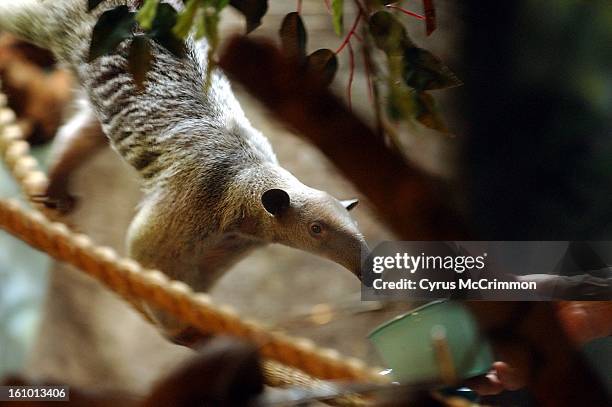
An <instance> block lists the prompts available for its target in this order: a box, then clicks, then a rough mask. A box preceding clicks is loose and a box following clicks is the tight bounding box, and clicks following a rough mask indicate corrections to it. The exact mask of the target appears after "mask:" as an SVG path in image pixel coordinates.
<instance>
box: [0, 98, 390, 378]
mask: <svg viewBox="0 0 612 407" xmlns="http://www.w3.org/2000/svg"><path fill="white" fill-rule="evenodd" d="M5 106H6V98H5V97H4V95H2V94H1V93H0V154H2V156H3V157H4V159H5V162H6V164H7V166H8V168H9V170H10V171H11V172H12V173H13V175H14V176H15V179H16V180H17V181H18V182H19V184H20V185H21V187H22V189H23V190H24V192H25V194H26V195H28V196H33V195H37V194H40V193H41V192H43V191H44V187H45V185H46V182H47V180H46V175H45V174H44V173H43V172H42V171H40V170H39V167H38V164H37V162H36V160H35V159H34V158H33V157H32V156H31V155H30V154H29V145H28V143H27V142H25V141H24V140H23V139H22V137H21V132H20V131H19V128H18V126H17V125H15V122H14V119H15V116H14V113H13V112H12V111H11V110H10V109H8V108H6V107H5ZM0 227H2V228H3V229H5V230H7V231H8V232H9V233H11V234H14V235H15V236H17V237H19V238H21V239H22V240H24V241H26V242H27V243H29V244H30V245H32V246H33V247H35V248H37V249H40V250H42V251H45V252H46V253H48V254H49V255H50V256H52V257H54V258H56V259H58V260H60V261H65V262H67V263H69V264H71V265H73V266H75V267H77V268H79V269H81V270H83V271H85V272H87V273H88V274H90V275H91V276H93V277H95V278H97V279H98V280H100V281H101V282H102V283H104V284H105V285H106V286H108V287H109V288H111V289H112V290H113V291H115V292H116V293H118V294H119V295H121V296H122V297H124V298H125V299H127V300H129V301H130V302H132V303H134V299H138V300H142V301H145V302H147V303H149V304H151V305H153V306H156V307H158V308H160V309H162V310H164V311H166V312H168V313H170V314H172V315H174V316H175V317H177V318H178V319H180V320H181V321H183V322H186V323H189V324H191V325H193V326H195V327H196V328H198V329H200V330H201V331H202V332H204V333H212V334H231V335H235V336H238V337H242V338H244V339H247V340H250V341H252V342H254V343H256V344H257V345H258V346H260V349H261V353H262V355H263V356H264V357H266V358H269V359H271V361H270V362H267V363H266V364H265V366H264V369H265V371H266V376H267V380H268V381H269V382H270V384H276V385H287V384H304V385H311V386H313V385H316V380H314V379H312V378H311V377H310V376H309V375H311V376H314V377H317V378H320V379H338V380H340V379H345V380H358V381H369V382H372V381H376V382H381V381H383V382H384V381H385V379H384V378H383V377H381V376H380V375H378V374H377V372H376V370H375V369H368V368H367V367H366V366H365V364H364V363H363V362H362V361H360V360H358V359H354V358H345V357H342V356H340V355H339V354H338V353H337V352H336V351H334V350H329V349H321V348H317V347H316V346H315V345H314V344H313V343H312V342H311V341H309V340H306V339H298V338H292V337H289V336H287V335H284V334H282V333H275V332H270V331H268V330H266V329H265V328H264V327H263V326H262V325H260V324H258V323H255V322H253V321H244V320H241V319H240V318H239V317H238V315H237V314H236V313H235V312H234V311H233V310H232V309H231V308H229V307H226V306H217V305H215V304H213V303H212V302H211V300H210V297H209V296H208V295H206V294H200V293H194V292H193V291H192V290H191V289H190V288H189V287H188V286H187V285H185V284H184V283H182V282H179V281H171V280H169V279H168V278H167V277H166V276H165V275H164V274H163V273H161V272H159V271H156V270H144V269H143V268H142V267H141V266H140V265H139V264H138V263H137V262H135V261H133V260H130V259H121V258H119V257H118V256H117V254H116V253H115V252H114V251H113V250H112V249H110V248H107V247H97V246H95V245H93V244H92V242H91V241H90V239H89V238H88V237H87V236H85V235H81V234H75V233H72V232H71V231H70V230H69V229H68V228H67V227H66V226H65V225H64V224H62V223H55V222H51V221H50V220H49V219H48V218H46V217H45V216H44V215H43V214H42V213H40V212H34V211H25V210H24V209H22V208H21V207H20V206H19V205H18V204H17V203H16V202H14V201H0ZM273 361H276V362H278V363H276V362H273ZM279 363H280V364H282V365H286V366H282V365H280V364H279ZM290 366H291V367H294V368H296V369H299V370H301V371H302V372H304V373H302V372H300V371H296V370H295V369H292V368H290Z"/></svg>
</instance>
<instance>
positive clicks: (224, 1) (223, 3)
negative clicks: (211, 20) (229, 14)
mask: <svg viewBox="0 0 612 407" xmlns="http://www.w3.org/2000/svg"><path fill="white" fill-rule="evenodd" d="M228 4H230V0H217V4H216V5H215V8H216V9H217V11H221V10H223V9H224V8H225V7H227V5H228Z"/></svg>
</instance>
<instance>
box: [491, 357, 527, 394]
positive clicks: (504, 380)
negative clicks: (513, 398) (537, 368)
mask: <svg viewBox="0 0 612 407" xmlns="http://www.w3.org/2000/svg"><path fill="white" fill-rule="evenodd" d="M493 369H495V372H496V373H497V378H498V379H499V381H500V383H501V384H502V386H503V387H504V389H506V390H511V391H514V390H518V389H520V388H521V387H523V386H525V377H524V376H523V375H521V374H520V372H519V371H518V370H517V369H513V368H512V367H510V365H508V364H507V363H505V362H495V363H493Z"/></svg>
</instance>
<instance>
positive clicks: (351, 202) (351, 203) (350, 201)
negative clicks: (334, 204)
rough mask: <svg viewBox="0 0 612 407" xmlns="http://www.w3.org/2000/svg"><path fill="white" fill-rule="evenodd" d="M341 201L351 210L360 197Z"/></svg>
mask: <svg viewBox="0 0 612 407" xmlns="http://www.w3.org/2000/svg"><path fill="white" fill-rule="evenodd" d="M340 203H341V204H342V206H344V207H345V208H346V210H347V211H350V210H351V209H353V208H354V207H356V206H357V204H358V203H359V199H346V200H344V201H340Z"/></svg>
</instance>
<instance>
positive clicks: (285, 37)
mask: <svg viewBox="0 0 612 407" xmlns="http://www.w3.org/2000/svg"><path fill="white" fill-rule="evenodd" d="M353 2H354V5H355V10H356V12H357V15H356V17H355V20H354V22H353V24H352V26H351V28H350V30H349V32H348V33H347V34H346V36H345V37H344V39H343V41H342V44H341V45H340V47H339V48H338V49H337V50H336V51H335V52H333V51H331V50H329V49H320V50H317V51H315V52H313V53H312V54H310V55H308V56H307V54H306V45H307V30H306V27H305V25H304V22H303V20H302V18H301V16H300V14H299V12H293V13H289V14H288V15H287V16H286V17H285V18H284V20H283V22H282V25H281V27H280V30H279V36H280V41H281V47H282V50H283V53H284V54H285V56H286V57H287V58H293V59H296V60H297V61H298V65H299V66H300V67H301V68H300V69H302V71H303V73H311V74H312V73H316V74H317V75H319V76H320V77H321V79H322V82H323V84H324V85H329V84H330V83H331V82H332V81H333V78H334V75H335V73H336V71H337V68H338V59H337V55H338V54H339V53H341V52H342V51H343V50H344V49H345V48H347V49H348V52H349V57H350V58H349V62H350V77H349V84H348V89H347V93H348V97H349V105H350V94H351V86H352V80H353V71H354V69H355V52H354V48H353V45H352V40H353V39H355V38H356V39H358V40H359V42H360V43H361V45H362V49H363V51H364V52H363V55H364V66H365V69H366V75H367V76H368V77H367V80H368V86H370V94H371V95H374V96H373V99H374V100H373V103H374V105H375V108H376V111H377V112H378V111H379V110H378V107H379V106H380V105H381V104H382V103H383V101H382V98H381V97H380V95H381V92H380V91H379V90H378V89H376V90H375V91H373V90H372V88H373V87H376V86H378V85H377V84H378V83H384V84H386V85H385V88H386V105H387V109H386V110H387V115H388V117H389V118H390V119H391V120H394V121H398V120H416V121H418V122H420V123H421V124H423V125H425V126H427V127H430V128H432V129H436V130H439V131H442V132H446V131H447V129H446V126H445V124H444V121H443V120H442V118H441V117H439V115H438V112H437V109H436V106H435V101H434V98H433V97H432V95H431V94H430V93H429V91H432V90H437V89H444V88H449V87H453V86H458V85H461V81H460V80H459V79H458V78H457V77H456V76H455V74H454V73H453V72H452V71H451V70H450V69H449V68H448V67H447V66H446V65H445V64H444V63H442V62H441V61H440V60H439V59H438V58H436V57H435V56H434V55H433V54H431V53H430V52H429V51H427V50H425V49H423V48H420V47H418V46H417V45H416V44H415V43H414V42H413V41H412V39H411V38H410V37H409V36H408V33H407V31H406V29H405V27H404V22H403V21H402V20H401V19H400V18H399V17H400V15H408V16H412V17H415V18H417V19H419V20H424V21H425V23H426V32H427V34H428V35H429V34H431V32H432V31H433V30H434V29H435V27H436V17H435V8H434V5H433V0H424V1H423V10H424V13H425V16H423V15H420V14H417V13H415V12H413V11H410V10H407V9H405V8H403V7H401V6H400V5H399V4H396V3H389V2H387V1H382V0H370V1H366V2H365V5H364V3H363V2H362V1H360V0H353ZM99 3H100V1H96V0H88V5H89V8H90V9H93V8H95V7H97V6H98V5H99ZM184 3H185V7H184V8H183V10H181V11H180V12H176V11H175V10H174V9H173V8H172V7H171V6H169V5H168V4H165V3H162V2H161V1H160V0H144V1H143V3H142V6H141V7H140V8H139V10H138V12H137V13H134V12H131V11H129V10H128V8H127V7H126V6H120V7H117V8H115V9H113V10H109V11H106V12H105V13H103V14H102V15H101V16H100V19H99V20H98V23H97V24H96V27H95V28H94V34H93V38H92V43H91V50H90V60H93V59H95V58H97V57H100V56H102V55H106V54H108V53H110V52H112V51H113V50H115V49H116V48H117V46H119V44H120V43H121V42H122V41H124V40H126V39H132V42H131V45H130V50H129V53H128V58H129V69H130V72H131V73H132V74H133V76H134V79H135V82H136V84H137V86H138V87H139V88H142V86H143V83H144V81H145V79H146V73H147V71H148V69H149V68H150V65H151V45H150V43H149V40H153V41H155V42H157V43H158V44H160V45H161V46H163V47H165V48H166V49H168V50H169V51H170V52H172V53H173V54H174V55H175V56H176V57H177V58H182V57H183V56H184V53H185V47H184V41H183V40H184V39H185V38H186V37H187V36H188V35H189V34H190V33H191V34H193V35H194V37H195V38H196V39H199V38H202V37H206V38H207V39H208V42H209V44H210V47H209V54H208V60H209V64H210V65H211V66H214V64H215V60H214V54H215V51H216V49H217V47H218V44H219V35H218V25H219V20H220V13H221V11H222V10H223V9H224V8H225V7H227V6H232V7H234V8H235V9H236V10H238V11H240V12H241V13H242V14H243V15H244V17H245V20H246V32H247V33H249V32H251V31H253V30H254V29H255V28H257V27H258V26H259V25H260V24H261V19H262V17H263V16H264V15H265V14H266V12H267V10H268V1H267V0H184ZM325 4H326V5H327V7H328V10H329V12H330V15H331V19H330V20H331V24H332V26H333V28H334V31H335V32H336V33H337V34H338V35H342V33H343V20H344V12H345V10H344V9H345V4H344V1H343V0H325ZM358 28H361V36H360V35H358V34H357V30H358ZM369 44H372V45H373V46H375V47H376V48H378V49H379V50H380V51H382V52H381V53H380V56H382V57H383V59H382V60H381V61H382V62H383V67H382V68H380V67H378V65H380V61H378V62H379V63H378V64H377V63H375V62H376V61H375V59H376V60H380V59H381V58H380V57H379V56H378V55H377V54H375V53H373V52H370V51H368V49H367V48H368V45H369ZM385 57H386V58H385ZM385 60H386V63H385ZM211 71H212V70H211V69H209V70H208V74H209V75H210V72H211ZM209 79H210V76H209V77H208V78H207V80H206V83H207V84H208V83H209ZM373 79H377V80H376V81H375V80H373ZM377 114H378V113H377Z"/></svg>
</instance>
